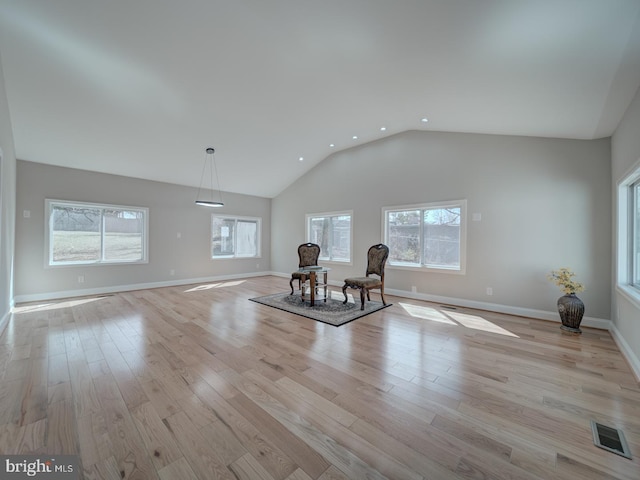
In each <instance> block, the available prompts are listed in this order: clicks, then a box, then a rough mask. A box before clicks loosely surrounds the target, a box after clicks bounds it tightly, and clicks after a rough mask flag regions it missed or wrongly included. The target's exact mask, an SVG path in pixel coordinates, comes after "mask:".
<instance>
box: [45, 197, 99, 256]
mask: <svg viewBox="0 0 640 480" xmlns="http://www.w3.org/2000/svg"><path fill="white" fill-rule="evenodd" d="M100 219H101V215H100V209H98V208H84V207H72V206H62V205H59V206H54V207H53V208H52V211H51V233H52V235H51V239H50V241H51V257H52V258H51V260H52V262H81V261H85V262H87V261H98V260H100V256H101V255H100V224H101V221H100Z"/></svg>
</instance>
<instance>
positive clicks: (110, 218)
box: [104, 210, 144, 261]
mask: <svg viewBox="0 0 640 480" xmlns="http://www.w3.org/2000/svg"><path fill="white" fill-rule="evenodd" d="M143 229H144V216H143V214H142V212H139V211H135V210H105V211H104V259H105V260H126V261H138V260H142V256H143V243H142V242H143Z"/></svg>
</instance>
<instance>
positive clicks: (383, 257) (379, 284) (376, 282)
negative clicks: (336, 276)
mask: <svg viewBox="0 0 640 480" xmlns="http://www.w3.org/2000/svg"><path fill="white" fill-rule="evenodd" d="M388 257H389V247H387V246H386V245H383V244H382V243H379V244H378V245H373V246H372V247H370V248H369V252H368V253H367V273H366V276H364V277H353V278H345V279H344V286H343V287H342V293H344V302H342V303H347V288H357V289H359V290H360V302H361V306H360V310H364V294H365V292H366V294H367V300H369V301H371V298H370V297H369V291H370V290H373V289H380V297H381V298H382V304H383V305H386V304H387V303H386V302H385V301H384V265H385V263H387V258H388ZM370 274H374V275H377V276H378V277H380V278H375V277H370V276H369V275H370Z"/></svg>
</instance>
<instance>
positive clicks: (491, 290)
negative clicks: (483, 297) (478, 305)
mask: <svg viewBox="0 0 640 480" xmlns="http://www.w3.org/2000/svg"><path fill="white" fill-rule="evenodd" d="M487 295H493V288H491V287H487Z"/></svg>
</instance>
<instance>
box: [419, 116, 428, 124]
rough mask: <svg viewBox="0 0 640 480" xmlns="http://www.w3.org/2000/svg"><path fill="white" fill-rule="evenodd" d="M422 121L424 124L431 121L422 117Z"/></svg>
mask: <svg viewBox="0 0 640 480" xmlns="http://www.w3.org/2000/svg"><path fill="white" fill-rule="evenodd" d="M420 121H421V122H422V123H427V122H428V121H429V119H428V118H427V117H422V118H421V119H420Z"/></svg>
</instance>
